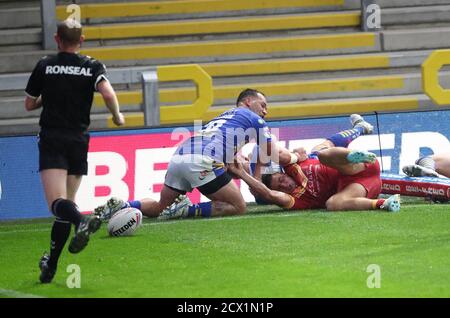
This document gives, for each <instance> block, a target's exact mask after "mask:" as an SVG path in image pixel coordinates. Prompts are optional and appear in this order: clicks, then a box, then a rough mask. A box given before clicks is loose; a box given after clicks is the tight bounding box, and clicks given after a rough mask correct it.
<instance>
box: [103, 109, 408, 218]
mask: <svg viewBox="0 0 450 318" xmlns="http://www.w3.org/2000/svg"><path fill="white" fill-rule="evenodd" d="M352 118H353V119H352V120H353V124H354V129H352V130H347V131H344V132H341V133H340V134H336V135H335V136H333V137H332V138H330V139H329V140H327V141H326V142H324V143H323V144H321V145H319V146H318V147H316V148H317V149H323V148H329V147H333V146H334V145H335V143H336V144H338V145H341V144H342V143H344V144H345V145H348V144H349V143H350V142H351V141H352V140H353V139H355V138H357V137H358V136H359V135H361V134H364V133H371V130H372V127H371V125H370V124H368V123H366V122H365V121H363V120H362V118H361V117H360V116H359V115H352ZM286 152H287V153H288V154H289V151H288V150H287V149H285V148H280V153H282V155H280V157H283V158H286V156H285V155H286ZM349 153H350V151H349V150H348V149H345V148H343V149H340V150H335V151H334V152H330V153H328V154H327V153H324V154H323V156H322V157H323V159H322V160H324V161H325V160H326V163H328V164H329V165H331V166H333V165H338V166H339V167H340V169H341V171H344V173H347V174H355V173H356V174H358V175H357V177H360V178H361V179H363V180H362V181H361V182H363V181H368V180H366V179H364V178H365V176H366V175H367V176H370V175H371V174H375V179H376V180H375V181H376V186H374V190H372V192H371V193H370V196H373V197H376V196H378V194H379V191H380V187H381V180H380V178H379V166H378V163H377V162H376V163H374V164H372V165H371V167H372V168H371V169H367V170H368V171H363V170H366V169H365V167H366V165H364V164H359V165H358V164H349V162H348V161H347V157H348V156H349ZM283 154H284V155H283ZM335 155H338V156H336V157H334V156H335ZM288 156H290V154H289V155H288ZM301 156H302V154H301V153H297V155H296V156H295V155H294V156H293V158H296V160H295V161H292V162H289V163H293V162H297V161H299V157H301ZM358 156H363V158H359V160H364V158H366V157H364V156H368V158H369V159H368V160H369V161H373V160H375V155H373V154H366V153H363V152H354V153H352V155H350V156H349V158H353V160H358ZM305 159H306V158H302V160H301V161H305ZM366 159H367V158H366ZM311 160H312V159H311ZM282 162H283V161H282ZM284 162H285V164H284V165H288V164H287V163H286V161H284ZM327 169H329V170H330V171H331V170H332V169H331V168H327ZM358 169H359V170H358ZM293 170H295V169H293ZM298 170H299V169H297V171H298ZM332 172H333V173H334V174H336V173H337V171H336V170H334V171H332ZM244 181H245V180H244ZM304 181H305V179H303V182H304ZM338 181H339V179H338V178H335V179H334V180H333V184H334V185H335V186H336V183H337V182H338ZM340 181H341V183H342V184H344V183H345V184H346V185H348V184H349V181H350V179H349V180H344V178H341V180H340ZM259 184H261V183H260V182H259ZM300 184H301V186H302V187H303V188H305V186H306V185H305V184H302V181H300ZM261 185H262V184H261ZM361 188H362V189H361ZM266 189H267V188H266ZM345 190H346V191H345V192H342V193H341V194H340V197H341V198H342V197H343V196H344V195H349V196H351V195H353V196H355V194H354V192H357V191H359V192H357V193H358V195H357V196H358V197H361V198H362V199H364V200H357V199H356V200H353V198H352V201H356V204H358V205H357V206H355V205H353V206H352V207H349V208H353V209H370V208H381V207H383V208H385V209H390V210H398V209H399V198H398V196H393V197H392V198H390V199H389V200H387V201H386V202H385V200H383V199H381V200H369V199H366V198H365V197H366V195H367V194H368V193H367V192H366V188H363V186H361V185H360V184H358V183H357V184H354V185H353V184H352V186H351V187H349V188H346V189H345ZM300 191H302V190H300ZM340 197H339V196H336V197H334V198H333V199H336V200H335V201H331V200H330V201H329V203H330V205H329V207H330V208H331V207H333V209H335V210H336V209H338V208H337V205H338V200H339V198H340ZM285 198H286V196H285ZM116 201H117V202H118V200H115V199H110V200H109V201H108V202H107V204H105V205H103V206H101V207H99V208H97V209H96V213H97V214H100V215H111V214H113V213H115V212H116V211H118V210H119V209H121V208H124V207H126V206H134V207H138V208H139V205H140V206H141V209H143V213H144V214H145V215H147V216H149V217H155V216H157V215H156V214H155V213H154V212H153V211H152V210H150V209H148V208H151V206H152V205H153V204H154V203H153V202H154V201H153V200H151V199H143V200H141V201H138V204H136V203H135V202H136V201H129V202H123V201H121V202H120V205H118V204H114V203H115V202H116ZM268 201H269V202H270V200H268ZM359 201H363V203H361V202H359ZM277 202H278V201H272V203H275V204H277ZM289 202H292V200H291V199H289ZM331 202H334V205H333V206H332V205H331ZM280 203H281V204H280V206H283V207H284V205H285V203H286V202H284V201H283V202H280ZM367 203H370V206H367ZM202 204H205V205H206V204H211V202H205V203H200V204H197V205H193V204H192V203H191V202H190V200H189V199H188V198H187V197H186V196H183V197H180V198H177V201H176V202H175V203H174V204H172V205H171V206H169V207H168V208H166V209H164V211H163V212H162V213H161V215H160V216H159V218H160V219H173V218H183V217H194V216H205V215H202V214H201V213H198V212H199V207H201V205H202ZM212 204H217V202H213V203H212ZM221 204H225V203H221ZM286 204H287V203H286ZM339 204H341V206H340V208H339V209H345V208H347V206H346V205H342V203H339ZM321 207H322V205H317V208H321ZM323 207H325V206H323ZM291 208H292V207H291ZM296 208H299V207H296ZM308 208H313V207H308ZM147 209H148V210H147ZM104 211H107V213H105V212H104ZM221 215H226V214H221ZM209 216H217V215H214V214H210V215H209Z"/></svg>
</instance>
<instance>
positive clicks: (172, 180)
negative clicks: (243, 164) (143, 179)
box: [164, 154, 231, 195]
mask: <svg viewBox="0 0 450 318" xmlns="http://www.w3.org/2000/svg"><path fill="white" fill-rule="evenodd" d="M230 181H231V177H230V175H229V174H228V173H227V172H226V171H225V169H224V164H223V163H218V162H216V161H214V159H212V158H210V157H208V156H203V155H198V154H185V155H177V154H175V155H174V156H173V157H172V159H171V160H170V162H169V167H168V168H167V174H166V179H165V181H164V184H165V185H166V186H168V187H169V188H171V189H173V190H175V191H177V192H179V193H186V192H191V191H192V190H193V189H194V188H198V189H199V191H200V192H201V193H202V194H204V195H209V194H212V193H214V192H217V191H218V190H219V189H220V188H222V187H223V186H225V185H227V184H228V183H229V182H230Z"/></svg>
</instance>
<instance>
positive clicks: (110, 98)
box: [97, 81, 125, 126]
mask: <svg viewBox="0 0 450 318" xmlns="http://www.w3.org/2000/svg"><path fill="white" fill-rule="evenodd" d="M97 90H98V91H99V93H100V94H101V95H102V97H103V100H104V101H105V104H106V107H108V109H109V111H110V113H111V114H112V116H113V122H114V124H116V125H117V126H122V125H124V124H125V119H124V117H123V114H122V113H121V112H120V110H119V101H118V100H117V96H116V92H115V91H114V88H113V87H112V86H111V84H110V83H109V81H101V82H100V83H98V85H97Z"/></svg>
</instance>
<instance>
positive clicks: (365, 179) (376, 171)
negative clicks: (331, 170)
mask: <svg viewBox="0 0 450 318" xmlns="http://www.w3.org/2000/svg"><path fill="white" fill-rule="evenodd" d="M364 165H365V166H366V169H365V170H364V171H361V172H360V173H357V174H355V175H352V176H344V175H341V176H340V177H339V181H338V190H337V191H338V192H339V191H341V190H343V189H344V188H345V187H346V186H348V185H349V184H351V183H359V184H361V185H362V186H363V187H364V188H365V189H366V191H367V195H366V197H367V198H369V199H376V198H377V197H378V195H379V194H380V193H381V176H380V164H379V163H378V161H377V160H376V161H375V162H374V163H365V164H364Z"/></svg>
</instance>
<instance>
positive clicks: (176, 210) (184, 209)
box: [158, 195, 192, 221]
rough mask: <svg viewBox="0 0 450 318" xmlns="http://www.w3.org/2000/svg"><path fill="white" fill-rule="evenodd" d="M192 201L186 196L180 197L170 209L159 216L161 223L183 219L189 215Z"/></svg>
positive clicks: (166, 209)
mask: <svg viewBox="0 0 450 318" xmlns="http://www.w3.org/2000/svg"><path fill="white" fill-rule="evenodd" d="M191 205H192V202H191V200H189V198H188V197H187V196H186V195H179V196H178V198H176V199H175V202H174V203H172V204H171V205H170V206H169V207H167V208H165V209H164V210H163V211H162V212H161V213H160V214H159V216H158V220H159V221H164V220H172V219H181V218H185V217H186V216H187V215H188V210H189V207H190V206H191Z"/></svg>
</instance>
